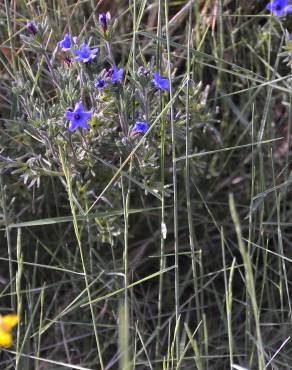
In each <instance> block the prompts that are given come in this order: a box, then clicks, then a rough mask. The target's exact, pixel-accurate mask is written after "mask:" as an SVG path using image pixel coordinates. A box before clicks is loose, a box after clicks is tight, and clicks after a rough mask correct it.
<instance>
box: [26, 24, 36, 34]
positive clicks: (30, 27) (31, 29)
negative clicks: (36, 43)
mask: <svg viewBox="0 0 292 370" xmlns="http://www.w3.org/2000/svg"><path fill="white" fill-rule="evenodd" d="M26 29H27V30H28V31H29V32H30V33H32V34H33V35H36V34H37V33H38V29H37V27H36V25H35V24H34V23H33V22H27V24H26Z"/></svg>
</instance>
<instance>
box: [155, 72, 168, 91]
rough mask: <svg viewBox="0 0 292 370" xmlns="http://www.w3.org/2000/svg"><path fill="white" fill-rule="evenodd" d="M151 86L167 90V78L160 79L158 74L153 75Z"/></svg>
mask: <svg viewBox="0 0 292 370" xmlns="http://www.w3.org/2000/svg"><path fill="white" fill-rule="evenodd" d="M151 82H152V84H153V85H154V86H155V87H156V89H159V90H169V80H168V79H167V78H161V76H160V74H159V73H158V72H155V73H154V75H153V80H152V81H151Z"/></svg>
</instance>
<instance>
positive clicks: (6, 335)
mask: <svg viewBox="0 0 292 370" xmlns="http://www.w3.org/2000/svg"><path fill="white" fill-rule="evenodd" d="M19 320H20V317H19V316H18V315H13V314H11V315H5V316H1V315H0V347H4V348H10V347H11V346H12V333H11V332H12V329H13V328H14V326H16V325H17V324H18V322H19Z"/></svg>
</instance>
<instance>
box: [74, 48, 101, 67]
mask: <svg viewBox="0 0 292 370" xmlns="http://www.w3.org/2000/svg"><path fill="white" fill-rule="evenodd" d="M97 52H98V49H92V50H91V49H90V47H89V46H88V45H87V44H85V43H83V44H82V45H81V46H80V49H79V50H74V54H75V55H76V58H75V59H76V60H77V61H78V62H83V63H87V62H91V61H92V60H93V59H94V58H96V54H97Z"/></svg>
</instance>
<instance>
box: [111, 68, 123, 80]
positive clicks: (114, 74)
mask: <svg viewBox="0 0 292 370" xmlns="http://www.w3.org/2000/svg"><path fill="white" fill-rule="evenodd" d="M123 73H124V68H120V69H119V70H117V69H116V68H115V67H112V68H111V70H110V75H111V78H112V83H113V84H117V83H118V82H121V81H122V79H123Z"/></svg>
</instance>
